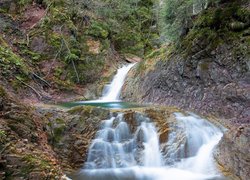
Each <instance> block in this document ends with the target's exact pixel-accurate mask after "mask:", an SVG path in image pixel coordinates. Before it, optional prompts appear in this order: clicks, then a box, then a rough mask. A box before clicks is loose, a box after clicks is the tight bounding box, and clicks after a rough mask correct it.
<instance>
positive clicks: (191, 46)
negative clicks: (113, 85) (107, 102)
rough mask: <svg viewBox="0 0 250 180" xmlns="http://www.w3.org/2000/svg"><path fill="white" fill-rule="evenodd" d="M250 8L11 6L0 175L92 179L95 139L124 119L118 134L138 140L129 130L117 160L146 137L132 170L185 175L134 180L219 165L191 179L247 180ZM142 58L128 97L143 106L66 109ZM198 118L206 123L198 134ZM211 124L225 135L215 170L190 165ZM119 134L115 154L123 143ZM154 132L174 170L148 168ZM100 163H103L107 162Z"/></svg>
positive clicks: (43, 0) (221, 1)
mask: <svg viewBox="0 0 250 180" xmlns="http://www.w3.org/2000/svg"><path fill="white" fill-rule="evenodd" d="M190 3H191V5H190ZM192 3H193V4H192ZM197 7H198V8H197ZM249 7H250V5H249V2H248V1H247V0H240V1H235V0H200V1H199V0H192V1H186V0H176V1H175V0H163V1H161V2H158V1H157V2H154V1H151V0H132V1H120V0H118V1H103V0H96V1H92V0H91V1H85V0H81V1H80V0H79V1H78V0H53V1H47V0H34V1H33V0H22V1H16V0H0V24H1V26H0V179H66V176H67V177H69V178H72V179H84V177H85V178H86V176H85V175H86V174H88V172H87V170H88V169H87V170H86V171H84V170H83V169H84V166H85V164H86V162H89V160H88V159H89V158H88V156H89V153H90V151H91V148H93V142H95V140H96V139H97V141H98V137H99V136H100V131H102V128H103V126H104V125H103V124H104V122H106V121H108V120H110V119H112V118H113V119H112V121H113V122H112V123H113V124H112V126H111V127H108V128H110V129H111V131H110V132H113V131H114V132H116V131H117V129H119V127H120V126H119V125H120V124H119V123H121V127H123V128H124V129H126V128H127V127H126V126H123V125H124V123H125V124H127V126H128V132H129V133H127V132H125V131H121V133H125V134H126V133H127V134H126V135H127V136H128V137H126V138H125V140H124V139H122V140H121V142H119V143H120V144H122V145H124V146H125V147H126V148H124V149H125V150H124V152H122V154H123V155H124V154H125V155H124V157H125V160H124V159H123V157H119V154H118V155H117V152H116V147H113V146H112V148H111V149H112V150H114V151H115V152H116V153H114V154H115V155H113V154H112V153H111V155H108V156H107V159H108V160H107V161H111V159H112V158H113V159H114V162H115V164H117V166H119V167H120V166H121V167H123V166H122V164H123V165H124V164H126V163H124V162H126V157H127V155H126V152H127V151H128V152H130V151H129V148H127V146H126V142H127V141H130V140H131V139H132V140H131V141H133V140H134V139H135V140H136V143H135V144H133V147H136V149H135V150H134V149H132V150H131V154H133V153H134V154H133V155H132V156H134V157H135V162H134V164H133V163H131V164H133V165H135V166H137V165H139V166H143V168H144V166H145V164H148V165H149V167H150V166H151V165H152V164H153V165H155V167H159V166H160V167H163V166H172V167H175V168H176V169H171V168H170V171H168V169H160V170H159V171H156V172H157V173H156V175H155V174H154V173H155V172H153V171H151V170H150V168H148V166H145V167H146V168H148V169H146V171H144V170H143V168H142V170H141V171H139V173H138V174H139V175H144V174H147V173H152V176H150V175H151V174H149V175H148V176H145V177H143V178H138V177H141V176H137V174H136V173H135V175H134V174H133V173H134V172H136V171H137V170H138V169H136V168H135V170H134V169H132V171H131V169H127V171H125V172H128V173H127V174H130V172H133V173H131V178H132V179H147V178H149V179H162V178H166V177H168V178H172V179H173V178H175V179H174V180H176V179H178V178H179V179H180V176H177V177H175V176H174V175H175V174H179V175H180V174H182V173H183V171H180V172H179V171H177V173H176V172H175V171H176V170H180V169H178V168H180V166H181V165H183V164H184V165H186V166H188V167H189V166H190V167H189V168H191V167H193V165H200V164H202V165H210V163H211V164H213V165H214V164H216V168H215V170H214V169H213V168H214V167H212V170H211V172H212V173H211V174H213V173H214V172H216V173H215V176H212V177H210V176H197V174H189V173H190V172H189V171H187V172H188V173H187V172H186V173H187V174H184V176H182V178H184V179H185V178H186V179H188V177H189V175H190V178H189V179H191V180H192V179H195V178H197V177H199V178H200V179H216V178H218V179H221V178H222V179H232V180H234V179H236V180H238V179H239V180H241V179H242V180H248V179H249V177H250V156H249V154H250V152H249V151H250V142H249V136H250V126H249V125H250V122H249V121H250V71H249V70H250V51H249V49H250V44H249V42H250V41H249V40H250V39H249V38H250V29H249V28H250V13H249ZM191 9H192V10H191ZM174 28H175V29H174ZM135 62H137V64H136V65H134V66H133V67H132V66H131V70H130V71H129V72H128V75H127V77H126V81H125V83H124V85H123V88H122V92H121V99H122V100H123V101H126V102H133V103H136V106H135V107H132V106H131V107H126V108H125V109H118V110H117V109H107V108H100V107H93V106H86V105H84V106H77V107H74V108H65V107H62V106H58V104H60V103H61V102H69V101H73V103H74V102H75V101H77V102H79V101H80V102H82V100H84V101H86V100H93V99H98V97H100V96H101V93H102V90H103V89H105V84H107V83H108V82H110V80H111V79H112V77H113V76H114V74H115V73H116V70H117V69H118V68H120V67H121V65H124V64H127V63H135ZM118 94H119V93H118ZM98 100H100V99H98ZM98 100H97V101H98ZM80 104H81V103H80ZM190 112H194V113H196V114H198V115H199V116H198V115H196V114H193V113H190ZM180 114H181V115H180ZM183 117H185V118H186V119H187V120H189V121H188V122H189V123H187V124H186V123H185V122H183V121H182V118H183ZM119 118H120V119H119ZM185 118H184V119H185ZM193 118H194V119H195V121H193V120H194V119H193ZM180 119H181V120H180ZM196 120H198V122H203V121H204V120H205V122H206V123H202V126H200V124H199V123H198V124H199V126H197V127H195V126H194V127H193V128H192V127H191V128H190V127H189V128H188V125H190V126H191V125H197V124H196V123H197V122H196ZM207 120H208V121H207ZM192 123H194V124H192ZM210 123H211V124H210ZM213 124H214V125H215V126H216V127H215V128H214V127H213ZM208 127H213V128H214V129H213V128H212V129H213V130H211V129H209V128H208ZM203 128H204V129H206V128H208V129H206V130H208V132H210V131H212V132H210V133H211V134H209V138H208V139H209V140H211V139H212V136H213V135H214V134H216V133H218V132H220V133H223V137H222V138H221V140H220V141H219V143H218V145H217V146H213V147H214V149H210V150H211V151H209V152H213V155H212V156H211V159H209V163H200V162H199V161H192V160H193V159H192V158H191V164H192V166H191V165H190V164H188V160H187V161H186V160H185V158H190V157H196V156H194V155H197V154H196V153H198V150H197V147H196V146H195V145H197V144H199V143H200V142H201V141H202V142H203V141H204V140H203V139H202V140H201V139H199V138H200V137H203V132H201V131H202V130H203ZM110 129H108V130H110ZM187 129H188V131H189V133H191V134H189V133H188V132H187ZM217 131H218V132H217ZM108 132H109V131H108ZM110 132H109V133H110ZM149 132H150V133H149ZM152 132H153V133H152ZM154 132H155V134H154ZM109 133H108V135H107V142H105V143H106V144H108V145H107V147H109V146H110V145H109V143H111V142H113V141H114V142H113V143H114V144H116V143H117V141H118V140H117V139H116V138H118V137H116V136H114V137H113V135H112V133H111V134H109ZM147 133H149V134H150V136H156V139H155V140H154V143H153V145H152V144H151V145H152V146H154V147H157V148H158V149H157V152H154V153H152V152H151V154H154V155H159V154H160V156H161V157H160V159H161V160H162V161H163V162H164V163H162V162H161V163H158V164H157V163H155V164H154V163H152V164H151V162H149V163H145V162H144V161H145V159H143V153H144V150H145V149H146V147H147V143H149V144H150V142H149V141H150V139H147V138H146V137H147ZM192 133H193V134H192ZM196 133H197V134H196ZM198 133H200V134H198ZM118 134H119V133H118ZM115 135H117V134H115ZM192 135H193V136H192ZM103 136H104V137H105V136H106V135H105V134H103ZM204 136H205V137H206V133H205V135H204ZM132 137H133V138H134V139H133V138H132ZM190 137H191V139H192V138H193V139H195V140H196V138H198V140H197V141H198V142H199V143H197V142H192V141H191V142H192V143H190V142H189V141H190V139H189V138H190ZM118 139H119V138H118ZM205 139H206V138H205ZM155 142H158V144H157V143H155ZM208 142H210V141H208ZM105 143H104V144H105ZM119 143H118V145H117V146H118V147H119V145H120V144H119ZM123 143H124V144H123ZM203 143H204V142H203ZM155 144H156V145H157V146H155ZM158 145H159V147H158ZM199 145H200V146H199V147H202V145H204V144H202V143H200V144H199ZM193 146H194V147H193ZM100 147H102V146H100ZM103 147H106V146H103ZM207 149H209V147H206V150H207ZM94 150H95V149H94ZM132 152H133V153H132ZM149 152H150V151H149ZM108 153H110V152H108ZM113 156H114V157H113ZM197 156H198V155H197ZM207 156H208V157H210V155H208V154H207ZM154 157H156V159H157V156H154ZM170 157H171V158H170ZM129 158H130V156H129ZM203 158H204V157H203ZM213 158H214V159H215V162H216V163H214V162H210V160H213ZM183 159H184V160H183ZM201 159H202V158H201ZM122 160H124V162H123V161H122ZM146 160H150V161H152V162H154V159H150V158H149V157H148V158H146ZM198 160H199V158H198ZM202 160H203V161H206V160H207V159H205V160H204V159H202ZM184 161H186V163H187V164H185V163H183V164H181V163H182V162H184ZM93 162H94V163H95V164H97V165H96V166H97V167H99V166H100V167H104V166H102V161H101V160H100V159H98V158H97V159H95V160H94V161H93ZM93 162H91V161H90V164H91V163H93ZM129 162H130V161H129ZM180 162H181V163H180ZM193 162H195V163H193ZM143 163H145V164H143ZM184 165H183V166H184ZM124 166H125V165H124ZM111 167H112V166H111ZM125 167H126V166H125ZM129 167H130V166H129ZM123 168H124V167H123ZM181 168H183V167H181ZM125 169H126V168H125ZM187 169H188V168H187V167H184V170H187ZM194 169H195V170H196V167H195V168H194ZM198 169H199V168H198ZM205 169H206V168H205ZM208 169H209V168H208ZM97 170H98V168H97ZM118 170H119V169H118ZM171 170H172V171H173V172H175V173H173V172H172V171H171ZM182 170H183V169H182ZM188 170H190V169H188ZM82 172H83V176H81V175H82V174H81V173H82ZM94 172H98V171H94ZM145 172H146V173H145ZM191 172H195V171H193V170H192V171H191ZM198 172H199V171H198ZM201 172H203V171H201ZM109 173H110V172H108V174H107V176H103V177H102V178H104V177H106V179H108V177H109V175H110V174H109ZM112 173H113V172H112ZM97 174H98V173H97ZM157 174H158V175H157ZM201 174H202V173H201ZM208 174H209V173H208ZM104 175H105V174H104ZM133 175H134V176H133ZM153 175H155V176H153ZM185 175H186V176H185ZM191 175H194V176H191ZM198 175H200V174H198ZM205 175H207V174H205ZM101 176H102V174H101ZM121 177H122V176H121ZM92 178H94V176H92ZM87 179H88V178H87ZM97 179H98V177H97ZM99 179H100V178H99ZM104 179H105V178H104Z"/></svg>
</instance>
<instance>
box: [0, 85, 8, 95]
mask: <svg viewBox="0 0 250 180" xmlns="http://www.w3.org/2000/svg"><path fill="white" fill-rule="evenodd" d="M6 95H7V94H6V92H5V90H4V88H3V87H1V86H0V97H5V96H6Z"/></svg>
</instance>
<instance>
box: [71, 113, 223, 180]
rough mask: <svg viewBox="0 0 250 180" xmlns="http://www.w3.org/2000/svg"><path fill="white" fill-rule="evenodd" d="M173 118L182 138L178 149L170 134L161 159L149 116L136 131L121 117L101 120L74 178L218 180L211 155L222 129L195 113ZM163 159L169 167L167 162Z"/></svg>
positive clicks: (137, 121)
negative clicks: (169, 162) (168, 161)
mask: <svg viewBox="0 0 250 180" xmlns="http://www.w3.org/2000/svg"><path fill="white" fill-rule="evenodd" d="M175 116H176V119H177V124H178V126H179V127H180V128H181V129H182V131H183V133H184V134H185V137H186V139H185V141H180V144H179V146H178V147H179V151H176V149H177V148H176V147H175V146H174V143H175V141H178V138H177V136H176V134H175V135H174V133H175V132H174V131H173V132H171V133H170V134H169V138H168V142H167V144H169V148H168V149H167V151H169V152H170V153H169V154H168V155H167V157H163V153H162V148H161V146H160V144H159V136H158V134H157V129H156V127H155V125H154V123H153V122H151V120H150V119H149V118H148V117H142V118H140V119H139V120H138V119H136V124H137V126H136V130H132V129H131V128H130V126H129V124H128V123H127V122H126V121H125V119H124V118H123V114H122V113H121V114H119V115H117V116H112V117H111V118H110V119H109V120H105V121H103V124H102V125H101V128H100V130H99V131H98V133H97V137H96V139H94V140H93V142H92V145H91V146H90V148H89V153H88V159H87V162H86V163H85V165H84V168H83V169H82V170H81V171H80V172H79V173H78V174H77V175H76V177H75V178H74V179H86V180H88V179H91V180H93V179H97V180H99V179H100V180H101V179H107V180H109V179H117V180H118V179H119V180H120V179H150V180H151V179H156V180H166V179H168V180H179V179H180V180H205V179H220V175H219V174H218V172H217V171H216V168H215V166H214V162H213V157H212V153H213V149H214V147H215V146H216V144H217V143H218V142H219V140H220V138H221V136H222V133H221V131H220V129H218V128H217V127H215V126H214V125H212V124H211V123H209V122H208V121H206V120H204V119H201V118H200V117H199V116H196V115H194V114H189V115H188V116H184V115H183V114H181V113H176V114H175ZM171 143H172V144H173V146H172V144H171ZM173 148H175V150H173ZM180 152H182V153H180ZM166 158H170V159H172V160H173V163H171V164H168V163H166V162H167V161H166ZM164 161H166V162H164Z"/></svg>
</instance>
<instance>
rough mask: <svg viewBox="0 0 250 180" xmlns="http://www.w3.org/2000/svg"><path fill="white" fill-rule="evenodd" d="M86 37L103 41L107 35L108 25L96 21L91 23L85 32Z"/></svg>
mask: <svg viewBox="0 0 250 180" xmlns="http://www.w3.org/2000/svg"><path fill="white" fill-rule="evenodd" d="M87 35H91V36H94V37H97V38H103V39H105V38H107V37H108V35H109V30H108V25H107V24H105V23H101V22H98V21H93V22H92V23H91V25H90V27H89V28H88V30H87Z"/></svg>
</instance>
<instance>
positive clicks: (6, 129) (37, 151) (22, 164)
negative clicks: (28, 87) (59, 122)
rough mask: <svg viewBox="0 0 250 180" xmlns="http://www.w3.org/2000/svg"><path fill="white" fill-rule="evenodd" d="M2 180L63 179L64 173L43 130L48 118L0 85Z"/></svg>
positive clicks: (0, 172)
mask: <svg viewBox="0 0 250 180" xmlns="http://www.w3.org/2000/svg"><path fill="white" fill-rule="evenodd" d="M0 106H1V108H0V179H5V178H6V179H37V177H39V178H40V179H60V177H61V176H62V175H63V172H62V170H61V168H60V166H59V164H58V161H57V159H56V156H55V153H54V151H53V150H52V148H51V146H50V145H49V144H48V140H47V133H46V132H45V131H44V127H45V124H46V121H45V119H43V118H41V117H39V116H38V115H37V114H36V113H35V112H34V111H33V109H32V108H30V107H28V106H26V105H24V104H20V103H17V102H16V101H15V100H14V98H11V97H9V95H8V94H7V93H6V92H5V90H4V89H3V88H2V87H1V86H0Z"/></svg>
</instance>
